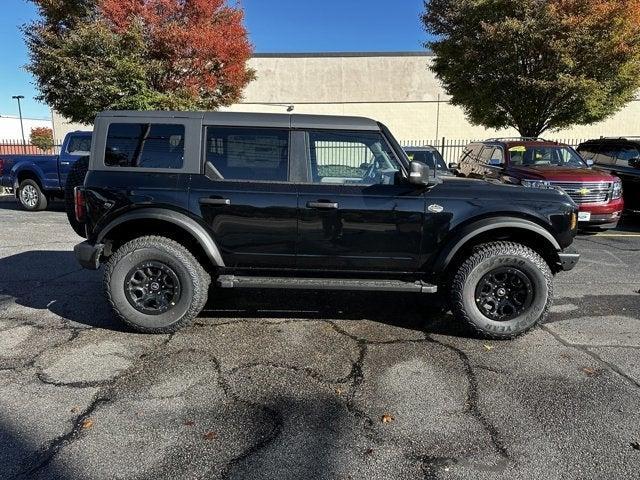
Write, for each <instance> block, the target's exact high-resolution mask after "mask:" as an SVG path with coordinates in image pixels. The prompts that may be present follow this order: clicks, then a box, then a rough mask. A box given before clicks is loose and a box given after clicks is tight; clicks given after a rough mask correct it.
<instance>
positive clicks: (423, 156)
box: [406, 149, 448, 170]
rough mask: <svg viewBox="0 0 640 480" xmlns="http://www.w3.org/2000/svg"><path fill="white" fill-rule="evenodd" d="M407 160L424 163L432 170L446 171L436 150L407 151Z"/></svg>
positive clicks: (445, 166)
mask: <svg viewBox="0 0 640 480" xmlns="http://www.w3.org/2000/svg"><path fill="white" fill-rule="evenodd" d="M406 152H407V156H408V157H409V160H416V161H418V162H422V163H425V164H426V165H427V166H428V167H429V168H430V169H432V170H436V169H437V170H448V168H447V164H446V163H445V161H444V159H443V158H442V155H440V152H438V151H437V150H411V149H407V150H406Z"/></svg>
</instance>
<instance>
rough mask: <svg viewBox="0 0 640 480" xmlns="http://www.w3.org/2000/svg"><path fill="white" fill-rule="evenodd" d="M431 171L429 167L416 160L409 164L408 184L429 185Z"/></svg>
mask: <svg viewBox="0 0 640 480" xmlns="http://www.w3.org/2000/svg"><path fill="white" fill-rule="evenodd" d="M431 178H432V177H431V170H430V169H429V167H428V166H427V165H426V164H424V163H422V162H418V161H417V160H414V161H412V162H411V163H410V164H409V183H410V184H412V185H429V183H430V181H431Z"/></svg>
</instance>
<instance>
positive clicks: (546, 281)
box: [450, 242, 553, 339]
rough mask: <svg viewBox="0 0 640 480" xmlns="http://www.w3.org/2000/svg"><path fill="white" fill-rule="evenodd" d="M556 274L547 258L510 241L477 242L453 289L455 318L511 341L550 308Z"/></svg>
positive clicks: (491, 335) (479, 330) (451, 291)
mask: <svg viewBox="0 0 640 480" xmlns="http://www.w3.org/2000/svg"><path fill="white" fill-rule="evenodd" d="M552 279H553V276H552V273H551V270H550V268H549V266H548V265H547V263H546V262H545V261H544V259H543V258H542V257H541V256H540V255H539V254H538V253H536V252H534V251H533V250H531V249H530V248H528V247H526V246H524V245H521V244H518V243H512V242H494V243H487V244H485V245H481V246H479V247H478V248H477V249H476V250H475V252H474V253H473V254H472V255H471V256H470V257H469V258H468V259H467V260H465V261H464V262H463V263H462V264H461V265H460V267H459V268H458V270H457V272H456V273H455V276H454V278H453V281H452V283H451V287H450V293H451V306H452V311H453V313H454V315H455V317H456V318H457V319H458V320H460V321H462V322H464V323H465V324H467V325H468V326H470V327H471V328H472V329H473V330H475V331H476V332H478V333H479V334H480V335H482V336H483V337H487V338H494V339H508V338H514V337H517V336H518V335H521V334H523V333H525V332H527V331H528V330H530V329H531V328H533V327H534V326H536V325H537V324H538V323H540V322H542V321H543V320H544V319H545V318H546V316H547V314H548V312H549V308H550V306H551V300H552V295H553V281H552Z"/></svg>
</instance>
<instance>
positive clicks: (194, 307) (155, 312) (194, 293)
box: [104, 236, 211, 333]
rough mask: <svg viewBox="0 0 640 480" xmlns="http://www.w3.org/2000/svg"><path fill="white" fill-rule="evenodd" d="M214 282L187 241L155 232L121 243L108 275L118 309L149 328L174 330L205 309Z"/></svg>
mask: <svg viewBox="0 0 640 480" xmlns="http://www.w3.org/2000/svg"><path fill="white" fill-rule="evenodd" d="M210 282H211V279H210V277H209V274H208V273H207V272H206V271H205V270H204V268H202V265H200V264H199V263H198V261H197V260H196V259H195V257H194V256H193V255H192V254H191V253H190V252H189V251H188V250H187V249H186V248H185V247H184V246H182V245H180V244H179V243H177V242H175V241H173V240H170V239H168V238H164V237H153V236H149V237H140V238H137V239H135V240H132V241H130V242H128V243H126V244H124V245H123V246H122V247H120V248H119V249H118V250H117V251H116V253H115V254H114V255H112V256H111V258H110V259H109V261H108V262H107V267H106V270H105V276H104V285H105V290H106V293H107V297H108V299H109V302H110V303H111V306H112V308H113V311H114V312H115V314H116V315H117V316H118V317H119V318H120V319H121V320H122V321H123V322H124V323H126V324H127V325H129V326H131V327H132V328H134V329H135V330H137V331H140V332H145V333H171V332H175V331H176V330H178V329H180V328H182V327H183V326H185V325H187V324H188V323H190V322H191V321H192V320H193V319H194V318H196V316H197V315H198V314H199V313H200V311H202V309H203V308H204V305H205V303H206V301H207V295H208V291H209V284H210Z"/></svg>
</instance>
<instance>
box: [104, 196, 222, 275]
mask: <svg viewBox="0 0 640 480" xmlns="http://www.w3.org/2000/svg"><path fill="white" fill-rule="evenodd" d="M133 220H159V221H164V222H169V223H172V224H173V225H176V226H177V227H180V228H181V229H183V230H185V231H186V232H188V233H190V234H191V235H192V236H193V237H194V238H195V239H196V241H197V242H198V243H199V244H200V246H201V247H202V248H203V249H204V251H205V253H206V254H207V257H209V260H211V262H212V263H213V265H215V266H217V267H224V266H225V265H224V261H223V260H222V255H221V254H220V250H219V249H218V246H217V245H216V243H215V242H214V241H213V238H211V235H210V234H209V232H207V230H206V229H205V228H204V227H203V226H202V225H200V224H199V223H198V222H196V221H195V220H194V219H192V218H190V217H188V216H187V215H185V214H184V213H180V212H176V211H174V210H169V209H164V208H143V209H139V210H134V211H132V212H129V213H125V214H123V215H121V216H120V217H118V218H116V219H115V220H113V221H111V222H110V223H109V224H107V226H106V227H104V228H103V229H102V231H101V232H100V234H99V235H98V238H97V240H96V243H97V244H99V243H103V242H104V240H105V238H107V236H108V235H109V232H111V231H113V230H114V229H115V228H116V227H118V226H119V225H122V224H123V223H126V222H130V221H133Z"/></svg>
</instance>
